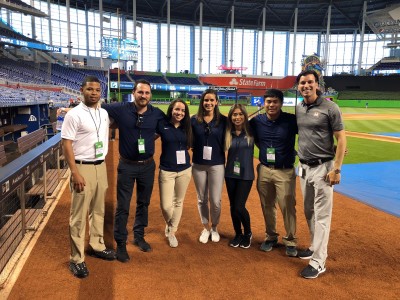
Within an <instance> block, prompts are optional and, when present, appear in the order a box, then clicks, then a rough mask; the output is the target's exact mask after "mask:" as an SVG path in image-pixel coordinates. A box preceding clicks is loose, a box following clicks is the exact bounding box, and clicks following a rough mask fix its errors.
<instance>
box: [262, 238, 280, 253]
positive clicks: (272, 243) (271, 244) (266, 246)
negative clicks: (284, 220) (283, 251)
mask: <svg viewBox="0 0 400 300" xmlns="http://www.w3.org/2000/svg"><path fill="white" fill-rule="evenodd" d="M276 244H278V241H277V240H274V241H264V242H262V244H261V246H260V250H261V251H265V252H269V251H271V250H272V247H275V246H276Z"/></svg>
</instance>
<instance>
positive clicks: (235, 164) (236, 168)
mask: <svg viewBox="0 0 400 300" xmlns="http://www.w3.org/2000/svg"><path fill="white" fill-rule="evenodd" d="M233 174H235V175H237V176H240V162H239V161H234V162H233Z"/></svg>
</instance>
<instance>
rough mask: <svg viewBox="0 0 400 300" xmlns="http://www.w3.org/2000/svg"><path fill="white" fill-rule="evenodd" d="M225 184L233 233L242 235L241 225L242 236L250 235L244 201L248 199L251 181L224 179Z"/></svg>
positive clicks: (248, 217)
mask: <svg viewBox="0 0 400 300" xmlns="http://www.w3.org/2000/svg"><path fill="white" fill-rule="evenodd" d="M225 182H226V190H227V191H228V197H229V202H230V204H231V217H232V223H233V228H234V229H235V233H236V234H242V226H241V225H242V224H243V229H244V234H250V233H251V227H250V215H249V212H248V211H247V209H246V201H247V198H248V197H249V193H250V190H251V186H252V185H253V180H241V179H235V178H227V177H226V178H225Z"/></svg>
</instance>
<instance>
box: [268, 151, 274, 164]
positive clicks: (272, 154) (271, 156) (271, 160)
mask: <svg viewBox="0 0 400 300" xmlns="http://www.w3.org/2000/svg"><path fill="white" fill-rule="evenodd" d="M267 162H269V163H275V148H267Z"/></svg>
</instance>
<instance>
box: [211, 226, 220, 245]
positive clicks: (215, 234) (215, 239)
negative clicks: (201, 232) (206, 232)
mask: <svg viewBox="0 0 400 300" xmlns="http://www.w3.org/2000/svg"><path fill="white" fill-rule="evenodd" d="M211 240H212V241H213V242H214V243H218V242H219V240H220V236H219V233H218V231H217V228H215V230H214V229H211Z"/></svg>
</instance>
